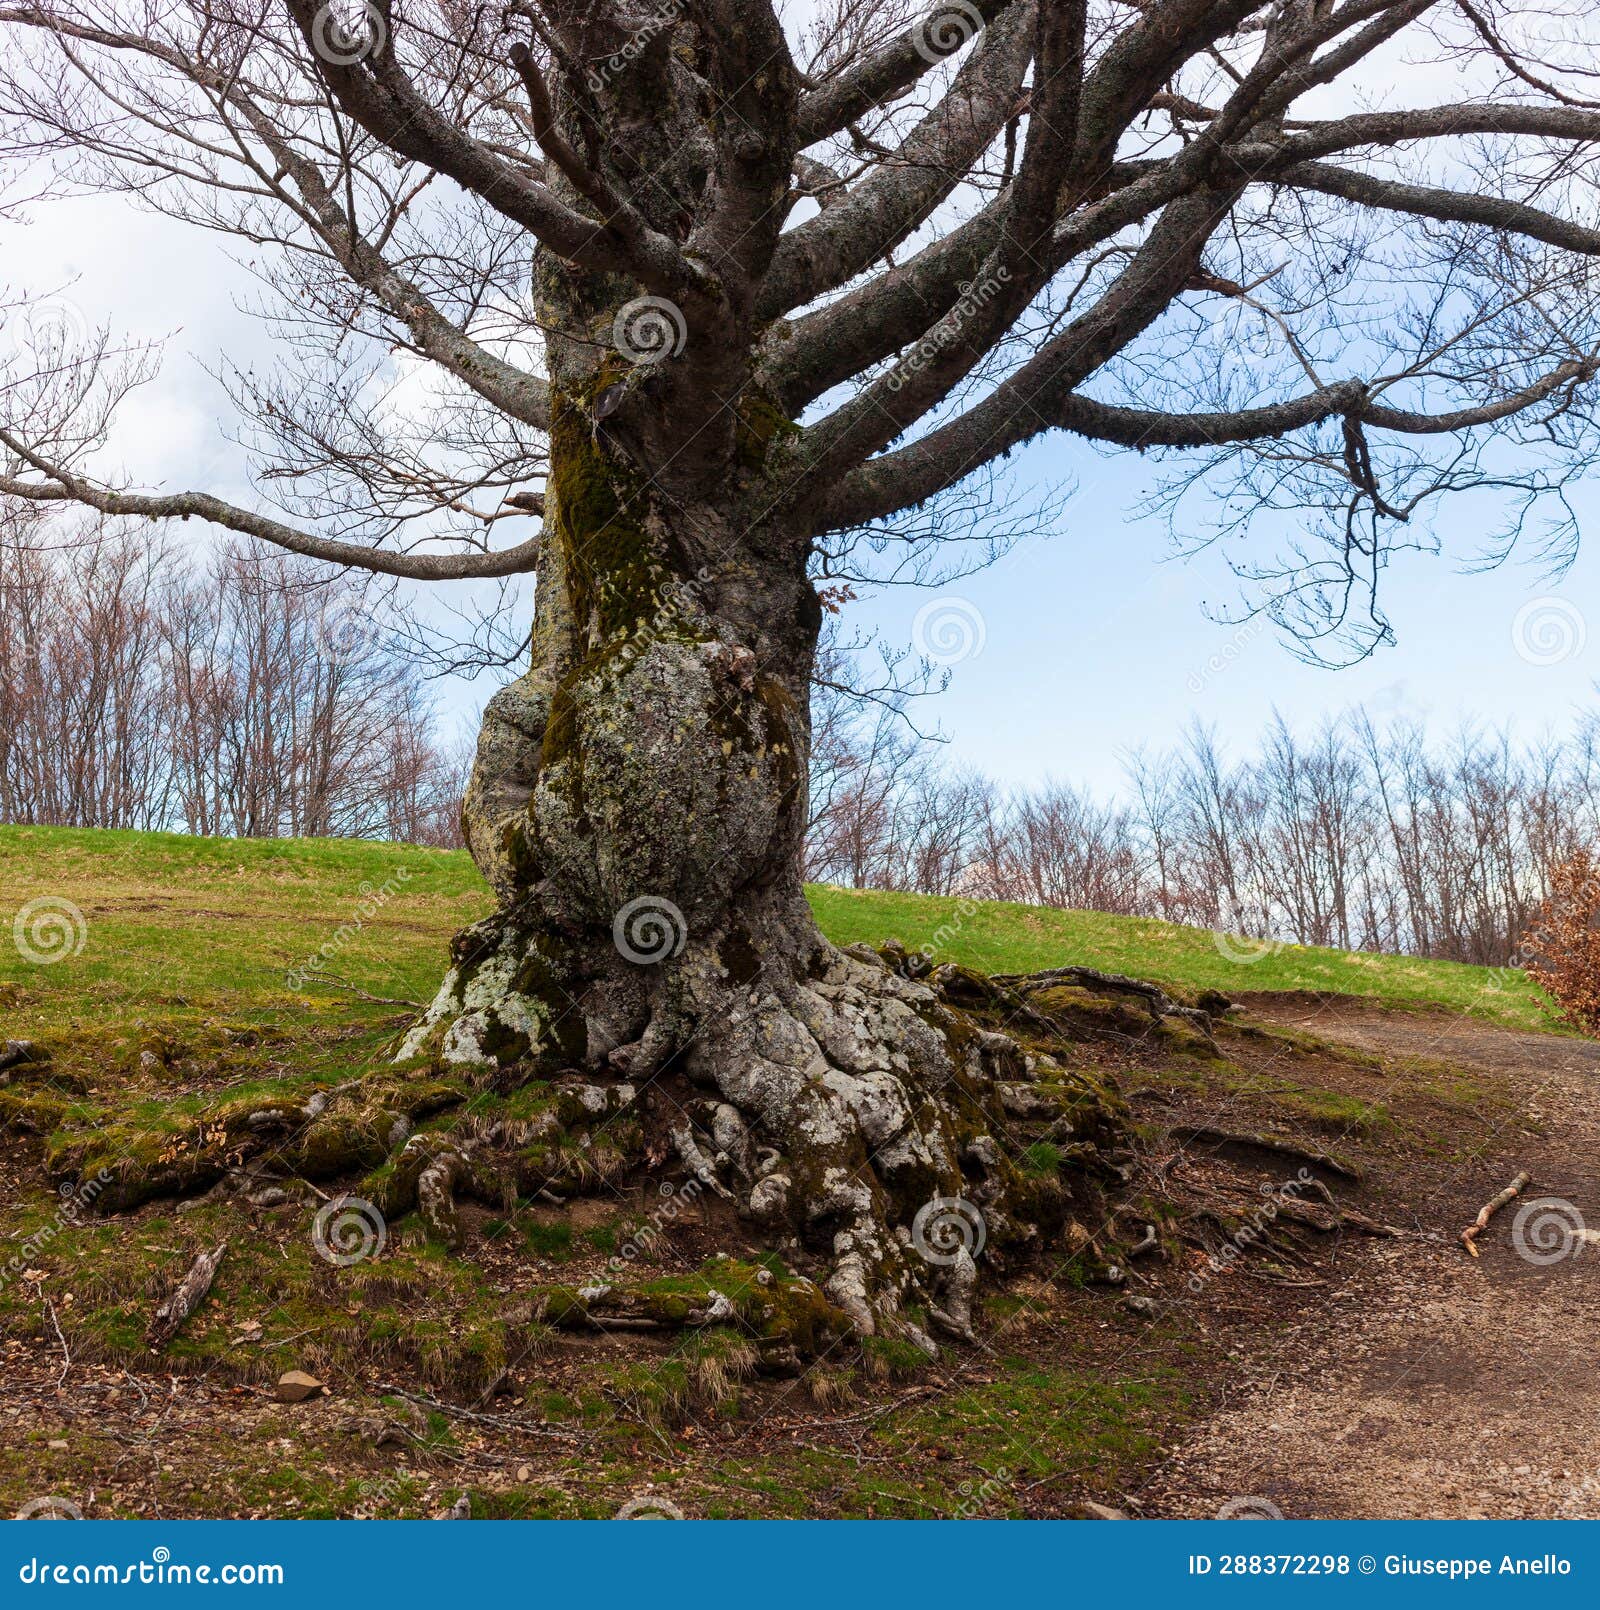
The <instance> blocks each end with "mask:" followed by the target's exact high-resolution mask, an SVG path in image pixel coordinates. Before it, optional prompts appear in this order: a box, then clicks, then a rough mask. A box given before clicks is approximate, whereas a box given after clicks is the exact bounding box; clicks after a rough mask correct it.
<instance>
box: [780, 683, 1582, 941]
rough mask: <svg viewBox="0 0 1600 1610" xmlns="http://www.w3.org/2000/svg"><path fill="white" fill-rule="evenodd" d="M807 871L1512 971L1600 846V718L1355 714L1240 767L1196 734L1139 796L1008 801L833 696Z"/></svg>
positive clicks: (1137, 777) (1149, 771) (1141, 773)
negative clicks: (1508, 727)
mask: <svg viewBox="0 0 1600 1610" xmlns="http://www.w3.org/2000/svg"><path fill="white" fill-rule="evenodd" d="M815 747H816V757H817V758H816V765H815V770H814V791H813V792H814V798H813V820H812V827H811V834H810V840H809V844H808V846H807V852H806V853H807V868H806V870H807V875H808V877H810V878H812V879H814V880H817V881H823V882H831V883H841V884H846V885H850V886H854V887H859V888H867V889H898V890H920V891H922V892H925V893H930V894H956V893H959V894H966V895H970V896H972V897H974V898H978V899H1000V900H1020V901H1026V902H1029V903H1031V904H1036V905H1047V906H1062V907H1073V908H1078V909H1084V910H1093V911H1109V912H1120V913H1125V914H1129V915H1137V916H1151V917H1163V918H1167V919H1169V920H1173V921H1179V922H1187V923H1195V924H1200V925H1202V926H1205V927H1212V928H1219V929H1225V930H1227V931H1228V932H1231V933H1240V934H1250V935H1256V936H1270V937H1274V938H1279V939H1284V940H1290V941H1296V942H1299V943H1303V944H1315V945H1331V946H1337V947H1338V948H1340V949H1344V950H1382V951H1396V952H1402V953H1409V954H1415V955H1421V956H1438V957H1447V958H1451V959H1454V960H1458V961H1465V962H1477V963H1481V964H1485V965H1489V966H1504V965H1507V964H1511V963H1514V962H1516V960H1517V950H1518V945H1519V942H1520V940H1521V937H1522V935H1523V934H1524V932H1525V931H1526V929H1527V928H1528V926H1529V925H1530V923H1531V921H1532V919H1533V917H1534V915H1535V913H1536V912H1537V910H1538V907H1539V904H1540V902H1541V901H1542V900H1543V899H1544V897H1545V896H1546V895H1547V894H1548V893H1549V891H1550V875H1551V872H1552V869H1553V868H1554V867H1556V866H1557V865H1558V864H1560V863H1561V862H1562V861H1564V860H1565V859H1566V858H1567V857H1568V856H1569V855H1571V854H1572V853H1573V852H1574V851H1576V850H1579V849H1582V848H1584V847H1588V846H1593V845H1594V844H1595V843H1596V842H1597V841H1600V715H1588V716H1585V717H1584V718H1582V719H1581V720H1579V721H1577V722H1576V723H1575V725H1574V730H1573V731H1572V732H1571V733H1570V734H1569V735H1568V736H1567V737H1566V738H1565V739H1564V740H1563V741H1561V742H1553V741H1552V742H1543V743H1537V744H1519V743H1517V742H1515V741H1513V739H1512V738H1511V737H1510V736H1509V735H1508V734H1507V733H1505V732H1501V731H1466V732H1460V733H1457V734H1456V735H1455V736H1454V737H1452V738H1450V739H1449V740H1448V741H1432V740H1430V737H1429V735H1428V734H1427V733H1426V732H1425V731H1424V729H1423V728H1422V727H1421V726H1420V725H1417V724H1415V723H1411V722H1397V723H1394V724H1391V725H1388V726H1382V727H1380V726H1379V725H1378V724H1377V723H1375V722H1373V721H1372V720H1370V719H1369V718H1368V717H1367V716H1366V714H1365V713H1363V712H1355V713H1353V714H1350V715H1347V716H1344V717H1342V718H1340V719H1337V720H1332V721H1329V722H1327V723H1326V724H1325V725H1323V726H1322V727H1321V729H1320V730H1318V731H1317V732H1316V733H1315V734H1314V735H1312V736H1310V737H1309V738H1307V737H1300V736H1297V735H1296V734H1294V733H1293V732H1291V731H1290V730H1289V729H1288V727H1287V726H1286V725H1285V724H1284V723H1283V722H1282V721H1281V720H1278V721H1275V722H1274V723H1273V724H1272V726H1271V727H1270V728H1269V730H1268V731H1267V732H1266V733H1265V734H1264V735H1263V736H1262V738H1261V739H1260V741H1259V742H1258V743H1257V744H1256V745H1255V746H1254V750H1253V752H1252V753H1250V754H1247V755H1244V756H1241V757H1239V758H1237V759H1232V760H1230V759H1229V758H1227V757H1226V756H1225V755H1224V754H1223V752H1222V750H1221V749H1220V748H1219V746H1218V744H1217V742H1216V741H1215V739H1214V738H1213V736H1212V735H1210V734H1208V733H1207V732H1206V731H1204V730H1202V729H1200V728H1198V727H1196V728H1193V729H1191V731H1190V732H1189V734H1188V736H1187V739H1186V740H1185V741H1184V742H1183V743H1182V744H1181V745H1180V746H1179V747H1178V748H1177V749H1175V750H1173V751H1171V752H1166V753H1160V754H1155V755H1152V754H1149V753H1148V752H1145V753H1140V754H1137V755H1133V756H1130V757H1128V759H1127V762H1126V770H1127V786H1126V790H1125V792H1124V793H1123V795H1122V797H1121V798H1114V799H1102V798H1096V797H1094V796H1093V795H1092V794H1090V793H1088V792H1086V791H1084V790H1082V789H1080V788H1075V787H1073V786H1072V785H1070V784H1068V783H1061V782H1046V783H1045V784H1043V785H1041V786H1040V787H1037V788H1034V789H1029V790H1024V791H1021V792H1016V793H1007V792H1006V791H1004V790H1002V789H1000V788H999V787H997V786H996V785H995V784H994V783H993V782H991V781H990V780H988V779H987V778H984V777H982V776H978V775H975V774H974V773H972V772H970V771H964V770H961V769H959V768H956V767H952V766H949V765H947V764H944V763H942V761H941V757H940V752H939V750H938V748H937V747H936V746H929V745H926V744H922V743H919V742H917V741H916V739H915V738H914V737H912V736H911V735H910V733H909V730H908V729H907V728H906V726H905V724H904V723H903V721H901V720H900V719H899V718H898V717H897V716H896V715H894V714H893V713H892V712H889V711H883V710H880V711H878V712H876V713H866V712H863V710H862V709H861V708H860V707H859V706H854V705H851V704H850V703H848V702H847V701H844V700H841V699H839V698H837V697H833V698H823V699H822V700H820V701H819V704H818V717H817V736H816V746H815Z"/></svg>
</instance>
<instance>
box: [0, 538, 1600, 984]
mask: <svg viewBox="0 0 1600 1610" xmlns="http://www.w3.org/2000/svg"><path fill="white" fill-rule="evenodd" d="M0 528H3V529H0V820H4V821H10V822H35V823H53V824H62V825H72V826H89V827H131V828H147V829H160V828H165V829H173V830H178V831H185V832H192V833H207V834H222V835H235V836H249V837H276V836H280V835H308V836H351V837H362V838H388V839H399V840H404V841H407V842H410V843H421V844H432V845H455V844H459V843H460V837H459V825H458V816H459V809H460V800H461V791H462V787H463V784H464V780H465V773H466V760H467V757H466V755H465V753H464V752H462V751H460V750H454V751H447V750H446V749H445V748H444V747H443V746H441V744H440V743H439V742H438V740H437V738H436V736H435V721H434V718H433V712H432V710H431V707H430V705H429V702H428V700H427V698H426V696H425V690H424V686H423V682H422V678H421V673H420V672H419V670H418V669H417V668H416V667H415V665H414V664H413V663H412V662H411V661H410V660H408V659H407V658H406V656H405V655H404V654H403V653H401V652H399V651H398V650H397V649H396V647H395V646H394V645H393V644H392V643H391V641H390V640H389V638H388V636H387V634H386V633H385V631H384V630H383V622H384V620H385V618H386V611H385V608H384V604H385V597H386V595H385V593H384V590H383V587H382V585H381V584H376V583H374V582H372V581H371V580H370V579H368V578H365V577H360V576H356V575H353V574H351V573H349V572H338V573H330V571H329V570H328V569H327V568H326V567H323V566H319V565H314V564H311V563H309V562H306V561H301V560H297V559H294V558H292V557H289V556H286V555H283V554H281V553H278V552H276V551H275V550H269V549H265V548H260V547H257V546H254V545H251V544H248V543H243V542H236V543H228V544H224V545H223V546H221V547H219V548H217V549H215V550H212V551H211V552H210V553H209V556H208V557H206V558H205V559H203V560H196V559H194V558H193V557H191V556H187V555H184V554H181V553H179V552H178V551H176V550H175V549H173V548H171V547H170V546H166V545H163V544H162V543H161V542H160V541H159V540H158V539H156V538H154V537H153V536H152V535H151V533H150V532H149V531H148V530H140V531H135V530H132V529H129V528H127V527H123V528H120V529H112V528H96V529H90V530H87V531H84V532H81V533H79V534H77V535H76V536H74V537H72V538H70V539H66V538H63V537H62V536H61V535H60V533H59V532H56V533H54V534H52V535H50V536H49V537H48V538H47V537H46V535H45V534H44V532H43V529H42V524H41V522H40V521H38V520H37V519H34V518H32V517H31V516H30V515H29V513H28V511H26V510H24V511H21V512H20V514H19V513H16V512H14V511H8V512H7V513H6V514H5V516H4V518H3V519H0ZM857 669H858V668H857V667H856V666H855V665H854V663H853V662H852V660H851V656H850V655H848V654H846V653H844V652H842V651H841V650H840V649H839V648H838V647H837V646H836V642H835V639H834V637H833V634H831V633H830V634H829V637H828V638H827V639H826V640H825V642H824V662H823V665H822V667H821V677H820V680H819V683H818V688H817V692H816V696H815V700H814V716H815V733H814V741H813V768H812V822H811V830H810V834H809V837H808V842H807V845H806V850H805V858H806V875H807V877H808V878H810V879H812V880H815V881H819V882H829V883H840V884H846V885H849V886H853V887H858V888H865V889H889V890H917V891H921V892H924V893H929V894H946V895H948V894H964V895H970V896H972V897H974V898H978V899H1002V900H1019V901H1026V902H1028V903H1030V904H1035V905H1047V906H1062V907H1075V908H1079V909H1085V910H1094V911H1109V912H1121V913H1126V914H1130V915H1141V916H1152V917H1162V918H1167V919H1169V920H1173V921H1179V922H1188V923H1197V924H1200V925H1203V926H1206V927H1214V928H1221V929H1226V930H1228V931H1230V932H1234V933H1243V934H1249V935H1260V936H1270V937H1274V938H1279V939H1287V940H1295V941H1299V942H1301V943H1305V944H1317V945H1332V946H1337V947H1339V948H1341V949H1347V950H1383V951H1399V952H1409V953H1413V954H1417V955H1423V956H1441V957H1449V958H1453V959H1456V960H1460V961H1468V962H1478V963H1483V964H1487V965H1491V966H1503V965H1506V964H1508V963H1513V962H1515V961H1516V960H1517V947H1518V943H1519V940H1520V938H1521V936H1522V934H1523V933H1524V932H1525V930H1526V929H1527V927H1528V926H1529V924H1530V922H1531V921H1532V919H1533V916H1534V914H1535V913H1536V911H1537V909H1538V907H1539V904H1540V902H1541V901H1542V900H1543V899H1544V898H1545V896H1546V895H1547V894H1548V893H1549V892H1550V877H1551V871H1552V869H1553V868H1554V867H1555V866H1557V865H1558V864H1560V863H1561V862H1563V861H1564V860H1566V859H1567V858H1568V857H1569V856H1571V855H1572V854H1573V853H1574V852H1575V851H1578V850H1581V849H1585V848H1591V847H1593V846H1595V845H1596V844H1597V843H1600V713H1596V714H1592V715H1588V716H1585V717H1583V718H1582V719H1579V720H1578V721H1576V722H1575V723H1574V725H1573V729H1572V731H1571V732H1570V733H1569V734H1568V735H1567V736H1566V738H1565V739H1564V740H1562V741H1560V742H1556V741H1553V740H1552V741H1545V742H1541V743H1535V744H1527V743H1518V742H1516V741H1514V740H1513V739H1512V737H1511V736H1510V735H1509V734H1507V733H1505V732H1500V731H1483V730H1475V731H1465V732H1460V733H1457V734H1456V735H1455V736H1454V737H1452V738H1450V739H1449V740H1448V741H1435V740H1432V739H1430V737H1429V735H1428V734H1427V733H1425V732H1424V730H1423V729H1422V728H1421V727H1420V726H1418V725H1416V724H1414V723H1405V722H1399V723H1393V724H1390V725H1388V726H1380V725H1379V724H1377V723H1375V722H1373V721H1372V720H1370V719H1369V718H1368V717H1367V716H1366V715H1365V714H1364V713H1362V712H1356V713H1354V714H1350V715H1347V716H1344V717H1342V718H1340V719H1337V720H1332V721H1329V722H1327V723H1326V724H1325V725H1323V726H1322V728H1321V729H1320V730H1319V731H1317V732H1316V733H1315V734H1314V735H1312V736H1310V737H1304V736H1299V735H1296V734H1295V733H1293V732H1291V731H1290V730H1289V729H1288V727H1287V726H1286V725H1285V724H1284V723H1283V722H1282V721H1281V720H1280V721H1276V722H1274V724H1273V725H1272V726H1271V727H1270V729H1269V730H1268V731H1267V732H1266V733H1265V734H1264V735H1263V736H1262V738H1261V740H1260V741H1259V743H1258V744H1256V745H1255V747H1254V750H1253V752H1252V753H1250V754H1247V755H1243V756H1240V757H1238V758H1233V759H1230V758H1228V757H1227V756H1225V755H1224V754H1223V752H1222V751H1221V749H1220V748H1219V746H1218V744H1217V743H1216V742H1215V740H1214V739H1213V737H1212V736H1211V735H1209V734H1208V733H1206V732H1205V731H1203V730H1201V729H1199V728H1198V727H1197V728H1194V729H1193V730H1191V731H1190V733H1189V735H1188V737H1187V738H1186V740H1185V741H1184V742H1183V743H1182V744H1181V745H1179V746H1178V747H1177V748H1176V749H1174V750H1172V751H1170V752H1164V753H1159V754H1151V753H1148V752H1140V753H1138V754H1136V755H1132V756H1130V757H1128V759H1127V785H1126V787H1125V789H1124V790H1123V791H1122V792H1121V794H1120V796H1118V797H1113V798H1097V797H1095V796H1094V795H1092V794H1090V793H1089V792H1086V791H1085V790H1083V789H1081V788H1077V787H1074V786H1072V785H1071V784H1069V783H1064V782H1046V783H1044V784H1042V785H1041V786H1039V787H1037V788H1033V789H1028V790H1023V791H1020V792H1007V791H1005V790H1003V789H1001V788H999V787H998V786H997V785H996V784H994V783H993V782H992V781H990V780H989V779H987V778H984V777H982V776H979V775H977V774H975V773H973V772H971V771H968V770H963V769H961V768H959V767H957V766H954V765H951V764H949V763H948V762H947V761H946V759H945V751H944V750H943V749H942V748H941V746H939V745H934V744H929V743H926V742H923V741H920V740H919V739H918V738H917V737H916V735H915V733H914V732H913V730H912V728H911V727H910V726H909V724H908V723H907V721H906V720H905V717H904V711H903V708H900V707H901V706H903V703H904V701H903V700H900V699H898V698H896V697H894V696H889V697H887V698H884V699H881V700H879V701H878V702H873V701H872V700H870V699H868V700H865V701H864V700H863V699H861V698H860V697H859V696H851V695H849V694H847V693H846V692H844V691H843V690H844V689H846V688H848V687H850V686H852V685H853V684H856V683H858V682H859V678H858V677H857V676H856V675H855V673H856V671H857Z"/></svg>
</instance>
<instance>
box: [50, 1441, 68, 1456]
mask: <svg viewBox="0 0 1600 1610" xmlns="http://www.w3.org/2000/svg"><path fill="white" fill-rule="evenodd" d="M46 1446H47V1447H48V1448H49V1449H50V1451H51V1452H52V1453H65V1452H66V1451H67V1444H66V1441H65V1439H64V1438H61V1437H56V1438H54V1439H53V1440H52V1441H50V1442H49V1443H47V1444H46Z"/></svg>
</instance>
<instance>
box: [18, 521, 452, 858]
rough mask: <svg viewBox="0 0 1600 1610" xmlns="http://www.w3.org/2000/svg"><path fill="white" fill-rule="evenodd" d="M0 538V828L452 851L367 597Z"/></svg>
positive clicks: (131, 543)
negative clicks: (330, 840) (292, 839)
mask: <svg viewBox="0 0 1600 1610" xmlns="http://www.w3.org/2000/svg"><path fill="white" fill-rule="evenodd" d="M0 526H3V529H0V820H3V821H8V822H23V823H48V824H58V825H70V826H80V827H119V828H144V829H171V830H177V831H183V832H189V833H206V834H221V835H226V836H239V837H255V838H272V837H278V836H285V835H311V836H330V835H340V836H353V837H364V838H393V839H403V840H406V841H408V842H411V843H422V844H435V845H445V844H458V843H459V842H460V837H459V826H458V821H457V817H458V811H459V805H460V797H461V786H462V771H463V767H462V763H461V760H460V758H459V757H458V756H455V755H452V754H448V753H446V752H445V751H444V750H443V749H442V748H441V747H440V745H439V744H438V743H437V742H436V740H435V738H434V722H433V716H432V711H431V709H430V707H429V703H428V701H427V699H426V697H425V695H424V689H423V685H422V681H421V677H420V674H419V673H418V672H417V670H416V669H415V668H414V667H413V666H412V665H410V664H409V663H408V662H407V661H406V660H405V659H404V658H403V657H402V656H400V655H397V654H396V653H395V652H393V650H392V648H391V647H390V646H389V644H388V643H387V641H386V639H385V636H384V633H383V630H382V626H381V622H382V620H383V611H382V608H381V603H382V597H381V592H380V589H379V588H378V587H377V586H376V585H375V584H373V583H372V582H371V581H370V580H368V579H367V578H365V577H358V576H355V575H352V574H350V573H337V574H335V573H331V572H330V571H329V570H328V568H327V567H325V566H319V565H313V564H311V563H309V562H307V561H302V560H297V559H295V558H293V557H291V556H287V555H284V554H281V553H278V552H276V551H275V550H271V549H268V548H265V547H258V546H254V545H251V544H249V543H244V542H233V543H227V544H224V545H222V546H221V547H219V548H216V549H215V550H213V551H211V552H210V553H209V555H208V556H207V557H206V558H204V559H203V560H196V559H194V558H193V557H191V556H188V555H185V554H182V553H180V552H179V551H178V550H176V549H175V548H174V547H172V546H170V545H169V544H166V543H163V542H162V541H161V540H160V539H159V537H158V536H156V535H154V534H153V533H152V532H151V531H150V530H149V529H142V530H133V529H130V528H127V527H124V528H122V529H120V530H112V529H107V528H90V529H87V530H83V531H81V532H77V533H74V534H72V535H70V536H63V535H62V534H61V533H60V532H59V531H55V532H47V531H46V529H45V528H44V527H43V525H42V524H41V522H39V521H38V520H36V519H34V518H32V517H30V516H29V514H28V511H26V510H23V511H20V512H17V511H7V513H6V514H5V516H4V517H3V520H0Z"/></svg>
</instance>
